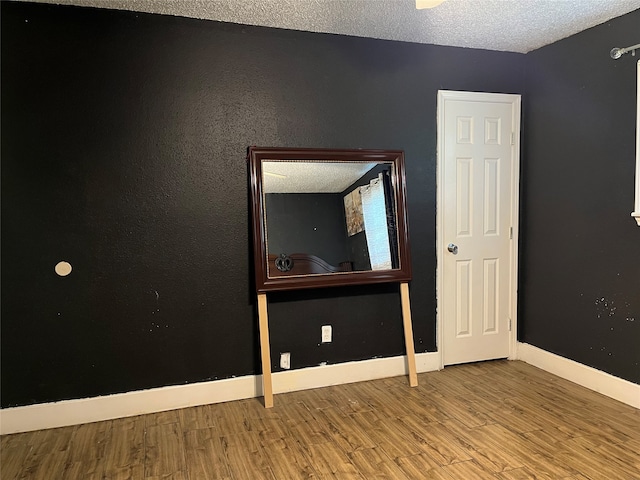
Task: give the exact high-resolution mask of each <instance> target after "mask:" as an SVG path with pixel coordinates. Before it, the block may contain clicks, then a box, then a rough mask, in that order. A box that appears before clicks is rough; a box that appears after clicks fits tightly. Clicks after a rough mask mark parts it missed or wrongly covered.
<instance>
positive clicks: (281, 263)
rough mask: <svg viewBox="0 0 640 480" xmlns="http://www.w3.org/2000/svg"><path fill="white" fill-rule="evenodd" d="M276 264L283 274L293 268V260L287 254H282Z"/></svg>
mask: <svg viewBox="0 0 640 480" xmlns="http://www.w3.org/2000/svg"><path fill="white" fill-rule="evenodd" d="M275 263H276V268H277V269H278V270H280V271H281V272H288V271H289V270H291V269H292V268H293V260H292V259H291V257H289V256H288V255H287V254H286V253H281V254H280V256H279V257H278V258H276V262H275Z"/></svg>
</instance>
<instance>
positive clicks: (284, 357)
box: [280, 352, 291, 370]
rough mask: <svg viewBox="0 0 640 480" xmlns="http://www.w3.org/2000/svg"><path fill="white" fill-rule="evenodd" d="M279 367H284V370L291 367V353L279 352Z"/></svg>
mask: <svg viewBox="0 0 640 480" xmlns="http://www.w3.org/2000/svg"><path fill="white" fill-rule="evenodd" d="M280 368H284V369H285V370H289V369H290V368H291V353H289V352H286V353H281V354H280Z"/></svg>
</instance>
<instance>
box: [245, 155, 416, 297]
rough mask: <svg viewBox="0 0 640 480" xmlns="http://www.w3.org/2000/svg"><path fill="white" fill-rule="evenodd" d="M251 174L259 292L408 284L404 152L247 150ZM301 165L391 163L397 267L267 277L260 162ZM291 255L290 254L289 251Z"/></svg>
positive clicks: (256, 281)
mask: <svg viewBox="0 0 640 480" xmlns="http://www.w3.org/2000/svg"><path fill="white" fill-rule="evenodd" d="M247 159H248V161H249V169H250V175H251V197H252V224H253V252H254V264H255V283H256V285H255V286H256V291H257V292H258V293H264V292H270V291H278V290H297V289H303V288H318V287H332V286H344V285H362V284H371V283H388V282H408V281H410V280H411V258H410V254H409V231H408V226H407V209H406V189H405V172H404V153H403V152H402V151H401V150H335V149H310V148H262V147H250V148H249V152H248V157H247ZM269 160H271V161H274V160H278V161H303V162H312V161H318V162H332V163H333V162H336V163H337V162H369V163H379V162H385V163H391V164H393V169H392V170H393V175H392V185H393V192H394V195H395V200H396V216H397V219H396V228H397V236H398V260H399V267H398V268H392V269H389V270H367V271H352V272H336V273H327V274H313V275H299V276H279V277H271V278H270V277H269V276H268V267H267V261H268V257H267V255H268V252H267V246H266V228H265V222H266V217H265V205H264V204H265V197H264V191H263V182H262V178H263V171H262V163H263V161H269ZM292 253H293V252H292Z"/></svg>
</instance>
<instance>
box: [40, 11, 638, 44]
mask: <svg viewBox="0 0 640 480" xmlns="http://www.w3.org/2000/svg"><path fill="white" fill-rule="evenodd" d="M30 1H35V2H39V3H56V4H65V5H79V6H90V7H99V8H111V9H119V10H131V11H139V12H148V13H158V14H166V15H175V16H182V17H192V18H200V19H208V20H218V21H223V22H231V23H239V24H246V25H258V26H266V27H276V28H285V29H291V30H303V31H309V32H323V33H334V34H341V35H351V36H357V37H370V38H379V39H386V40H399V41H407V42H416V43H427V44H435V45H448V46H455V47H467V48H481V49H487V50H499V51H509V52H519V53H527V52H529V51H531V50H535V49H537V48H540V47H542V46H544V45H548V44H550V43H553V42H556V41H558V40H560V39H562V38H566V37H568V36H570V35H573V34H575V33H578V32H580V31H582V30H586V29H587V28H591V27H593V26H596V25H599V24H601V23H604V22H606V21H608V20H610V19H612V18H615V17H618V16H620V15H624V14H625V13H629V12H631V11H633V10H636V9H638V8H640V0H446V1H445V2H444V3H442V4H441V5H439V6H437V7H435V8H432V9H425V10H417V9H416V8H415V0H30ZM638 30H639V32H640V26H639V29H638ZM612 46H613V45H612Z"/></svg>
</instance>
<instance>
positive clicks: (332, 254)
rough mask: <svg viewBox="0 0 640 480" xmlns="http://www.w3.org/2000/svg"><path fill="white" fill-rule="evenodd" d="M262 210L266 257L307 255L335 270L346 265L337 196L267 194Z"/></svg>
mask: <svg viewBox="0 0 640 480" xmlns="http://www.w3.org/2000/svg"><path fill="white" fill-rule="evenodd" d="M265 209H266V212H267V213H266V216H267V247H268V252H267V253H269V254H275V255H280V254H281V253H286V254H291V253H308V254H311V255H315V256H317V257H320V258H321V259H322V260H324V261H325V262H327V263H329V264H330V265H332V266H334V267H337V266H338V265H339V264H340V262H345V261H349V253H348V250H347V241H346V239H347V230H346V226H345V219H344V204H343V203H342V196H341V195H340V194H338V193H267V194H266V195H265Z"/></svg>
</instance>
